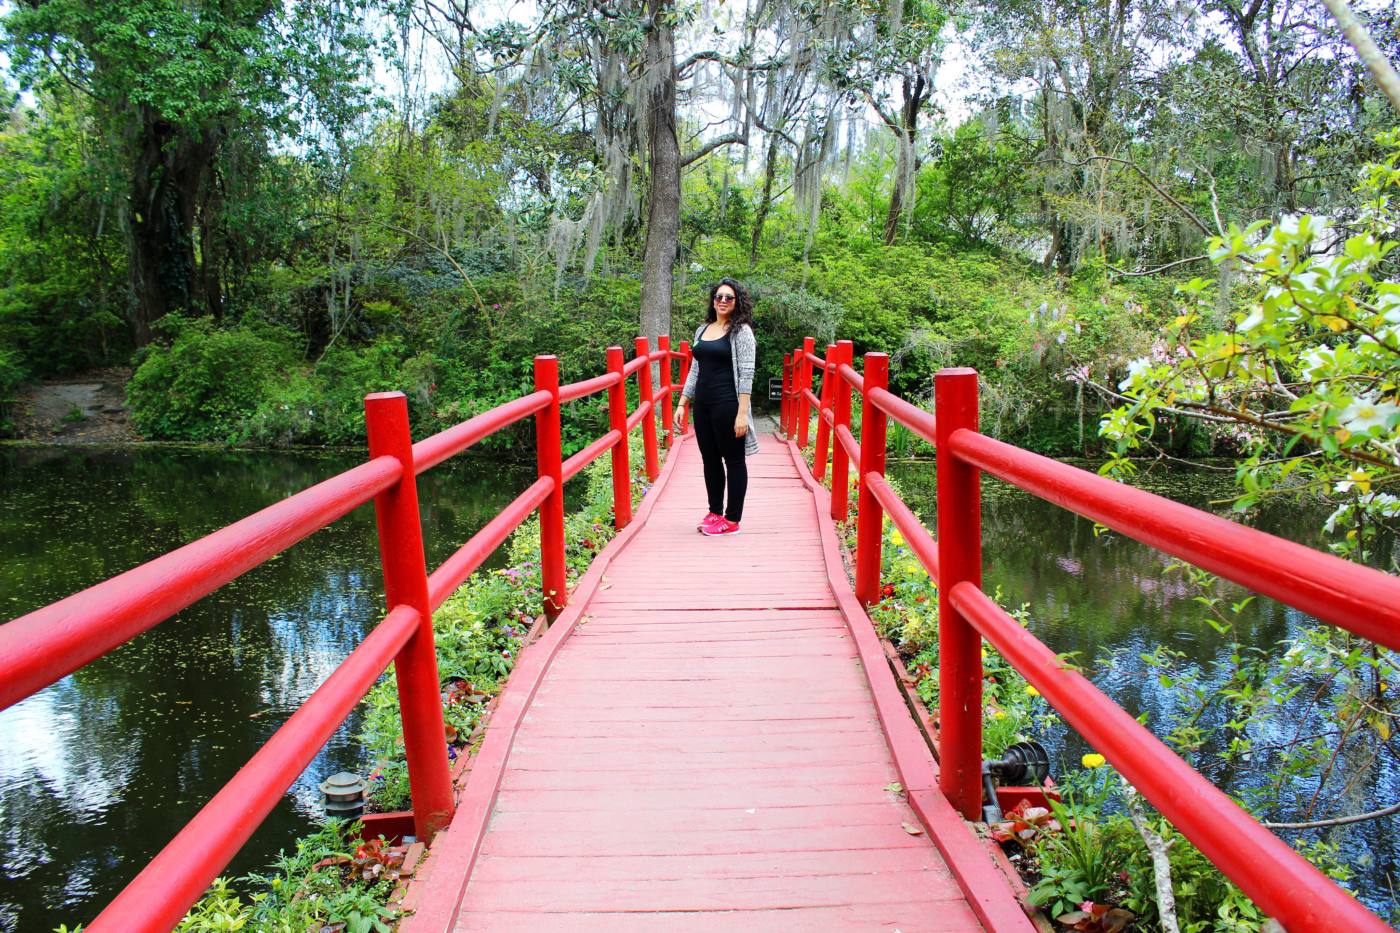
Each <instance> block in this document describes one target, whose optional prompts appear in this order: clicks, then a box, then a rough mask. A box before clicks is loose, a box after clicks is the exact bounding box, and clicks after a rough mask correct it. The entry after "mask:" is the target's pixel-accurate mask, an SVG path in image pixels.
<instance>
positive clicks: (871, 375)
mask: <svg viewBox="0 0 1400 933" xmlns="http://www.w3.org/2000/svg"><path fill="white" fill-rule="evenodd" d="M863 375H864V377H865V393H864V398H862V400H861V406H860V499H859V504H858V505H857V507H856V508H857V512H856V598H857V599H859V600H860V601H861V602H863V603H865V604H866V605H867V606H871V605H874V604H875V603H877V602H879V601H880V553H881V550H882V549H883V547H884V527H885V510H884V509H882V508H881V507H880V503H879V502H878V501H877V500H876V499H875V494H874V493H873V492H871V491H870V484H869V483H867V482H866V480H865V478H866V477H867V476H869V475H870V474H871V473H879V474H880V475H881V476H884V475H885V418H886V415H885V413H884V412H883V411H881V410H880V409H879V408H876V407H875V404H874V403H873V402H872V401H871V400H870V394H871V392H872V391H873V390H874V389H883V388H885V386H886V385H888V384H889V381H890V358H889V357H888V356H886V355H885V354H883V353H867V354H865V372H864V374H863Z"/></svg>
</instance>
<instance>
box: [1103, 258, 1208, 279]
mask: <svg viewBox="0 0 1400 933" xmlns="http://www.w3.org/2000/svg"><path fill="white" fill-rule="evenodd" d="M1209 258H1210V257H1209V256H1206V255H1204V254H1203V255H1200V256H1190V257H1188V258H1186V259H1178V260H1176V261H1175V262H1169V263H1167V264H1166V265H1164V266H1158V267H1157V268H1155V269H1144V270H1143V271H1142V272H1129V271H1127V270H1126V269H1119V268H1118V267H1117V266H1109V267H1108V271H1110V272H1112V273H1114V274H1115V275H1127V276H1138V275H1156V274H1157V273H1159V272H1166V271H1167V270H1168V269H1174V268H1176V267H1177V266H1184V265H1186V264H1187V263H1188V262H1200V261H1201V260H1202V259H1209Z"/></svg>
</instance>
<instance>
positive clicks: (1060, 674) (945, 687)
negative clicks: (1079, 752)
mask: <svg viewBox="0 0 1400 933" xmlns="http://www.w3.org/2000/svg"><path fill="white" fill-rule="evenodd" d="M814 350H815V347H814V341H813V340H812V338H810V337H808V338H806V340H804V341H803V346H802V347H801V348H800V349H794V350H793V351H792V353H790V354H788V355H787V356H786V357H785V359H784V366H783V375H784V382H783V385H784V392H783V406H782V426H783V433H784V434H786V435H787V436H788V437H789V438H795V439H796V443H797V444H798V446H800V447H803V448H805V447H806V446H807V443H808V433H809V422H810V421H811V418H812V412H813V410H814V409H815V411H816V413H817V418H816V421H817V436H816V442H815V445H814V448H813V461H814V463H813V470H812V472H813V474H814V475H815V476H816V477H817V479H819V480H820V479H821V478H822V476H823V475H824V473H825V471H826V459H827V445H828V443H830V445H831V469H832V473H831V516H832V518H833V519H835V520H837V521H844V520H845V519H846V518H847V517H848V512H849V505H848V500H847V488H846V484H847V476H848V475H849V474H848V470H849V468H850V467H849V465H850V464H851V463H855V464H857V465H858V466H857V475H858V478H859V496H860V500H859V512H858V513H857V516H856V595H857V596H858V597H859V598H860V599H861V600H862V601H863V602H865V603H866V604H867V605H869V604H872V603H874V602H876V601H878V599H879V594H880V589H879V586H880V560H881V553H880V552H881V546H882V534H881V532H882V525H883V515H884V514H885V513H888V514H889V516H890V520H891V522H892V523H893V524H894V525H895V527H896V528H898V529H899V531H900V533H901V534H902V535H903V536H904V540H905V542H906V544H907V545H908V546H909V548H910V549H911V550H912V551H913V552H914V554H915V555H917V557H918V559H919V561H920V563H922V564H923V566H924V568H925V569H926V570H927V571H928V573H929V575H930V577H932V579H933V580H934V582H935V583H936V584H937V586H938V588H939V595H940V600H939V617H938V627H939V654H938V657H939V670H938V685H939V710H938V723H939V739H938V744H939V748H938V757H939V781H940V784H941V786H942V790H943V792H944V794H945V795H946V796H947V797H948V799H949V800H950V801H951V802H952V803H953V806H954V807H956V808H957V809H958V810H959V811H960V812H961V813H962V814H963V816H964V817H965V818H966V819H969V820H975V819H978V818H979V816H980V810H981V802H982V786H981V763H982V760H981V759H982V658H981V640H982V639H983V638H985V639H986V640H987V641H988V642H990V643H991V644H992V646H993V647H995V648H996V649H997V650H998V651H1000V652H1001V654H1002V655H1003V656H1004V657H1005V658H1006V659H1007V661H1008V662H1010V664H1011V665H1012V666H1013V667H1015V668H1016V670H1018V671H1019V672H1020V673H1021V674H1022V676H1024V677H1025V678H1026V680H1027V681H1029V682H1030V684H1031V685H1032V686H1034V687H1035V688H1036V689H1037V690H1039V691H1040V693H1041V694H1042V695H1043V696H1044V697H1045V698H1046V700H1048V701H1049V702H1050V704H1051V705H1052V706H1054V707H1055V709H1057V710H1058V711H1059V712H1060V714H1061V715H1063V716H1064V718H1065V721H1066V722H1068V723H1069V724H1070V725H1071V726H1073V727H1074V728H1075V729H1076V730H1077V731H1078V732H1079V734H1080V735H1082V736H1083V737H1084V738H1085V739H1086V740H1087V741H1088V742H1089V743H1090V744H1091V745H1093V746H1094V747H1095V748H1096V749H1098V750H1099V751H1100V752H1101V753H1103V755H1104V756H1105V757H1106V758H1108V760H1109V761H1110V762H1112V764H1113V765H1114V767H1116V768H1117V769H1118V771H1119V772H1120V773H1121V774H1122V775H1123V776H1124V777H1125V778H1126V779H1127V780H1128V781H1129V782H1131V783H1132V785H1133V786H1134V787H1136V788H1137V789H1138V790H1139V791H1140V792H1141V793H1142V794H1143V796H1145V797H1146V798H1147V799H1148V800H1150V801H1152V803H1153V804H1154V805H1155V806H1156V807H1157V809H1158V810H1160V811H1161V812H1162V814H1163V815H1164V816H1165V817H1166V818H1167V819H1168V820H1170V821H1171V823H1172V824H1173V825H1174V826H1175V827H1176V828H1177V829H1178V830H1180V831H1181V832H1182V833H1183V834H1184V835H1185V836H1186V837H1187V838H1188V839H1190V840H1191V842H1193V843H1194V844H1195V845H1196V847H1197V848H1199V849H1200V850H1201V852H1202V853H1204V854H1205V856H1206V858H1208V859H1210V860H1211V862H1213V863H1214V864H1215V865H1216V866H1217V867H1219V868H1220V870H1221V871H1222V872H1224V873H1225V874H1226V875H1227V876H1228V877H1229V878H1230V879H1231V880H1232V881H1234V882H1235V883H1236V884H1237V885H1239V886H1240V889H1241V890H1243V891H1244V893H1245V894H1246V895H1248V896H1249V897H1250V898H1251V899H1252V900H1253V901H1254V902H1255V903H1256V904H1258V905H1259V906H1260V907H1261V908H1263V910H1264V911H1265V912H1267V913H1268V914H1269V915H1270V916H1272V917H1273V918H1274V919H1276V920H1278V921H1279V922H1280V923H1282V924H1283V926H1284V927H1285V928H1286V929H1288V930H1289V933H1305V931H1317V933H1323V931H1332V930H1375V931H1384V930H1389V929H1390V927H1388V926H1387V925H1386V924H1384V923H1382V922H1381V920H1380V919H1379V918H1378V917H1376V916H1375V915H1374V914H1372V913H1371V912H1370V911H1368V910H1367V909H1366V908H1365V907H1364V906H1362V905H1361V904H1360V903H1359V902H1358V901H1357V900H1355V899H1354V898H1353V897H1352V896H1351V895H1350V894H1348V893H1347V892H1346V891H1344V890H1343V889H1342V888H1340V887H1339V886H1337V885H1336V884H1335V883H1333V882H1332V880H1331V879H1329V878H1328V877H1327V876H1325V875H1323V874H1322V873H1321V872H1320V871H1318V870H1317V869H1316V868H1314V867H1313V866H1312V865H1311V864H1310V863H1309V862H1307V861H1306V860H1305V859H1303V858H1302V857H1301V856H1300V855H1298V854H1297V853H1296V852H1295V851H1293V849H1292V848H1290V847H1289V846H1288V845H1287V844H1285V843H1284V842H1283V841H1282V840H1280V839H1279V838H1278V837H1277V836H1275V835H1274V834H1273V833H1271V832H1269V830H1267V829H1266V828H1264V827H1263V826H1261V825H1260V824H1259V823H1258V822H1257V821H1255V820H1254V818H1253V817H1251V816H1250V815H1249V814H1248V813H1246V812H1245V811H1244V810H1243V809H1242V808H1241V807H1240V806H1239V805H1237V804H1236V803H1235V802H1234V801H1233V800H1231V799H1230V798H1229V797H1228V796H1226V795H1225V794H1224V793H1222V792H1221V791H1220V790H1218V789H1217V788H1216V787H1215V786H1214V785H1212V784H1211V783H1210V782H1209V781H1207V780H1206V779H1205V778H1204V777H1202V776H1201V775H1200V774H1199V773H1198V772H1196V771H1195V770H1194V769H1192V768H1191V767H1190V766H1189V765H1187V764H1186V762H1185V761H1183V760H1182V759H1181V758H1179V757H1178V756H1177V755H1176V754H1174V753H1173V752H1172V751H1171V749H1169V748H1167V746H1166V745H1164V744H1162V742H1161V741H1159V740H1158V739H1157V738H1156V737H1155V736H1154V735H1152V733H1151V732H1149V731H1148V730H1147V729H1146V728H1144V727H1143V726H1142V725H1141V724H1140V723H1138V721H1137V720H1136V719H1134V718H1133V717H1132V716H1130V715H1129V714H1128V713H1127V712H1126V711H1124V710H1123V709H1122V707H1120V706H1118V705H1117V704H1116V703H1114V702H1113V701H1112V700H1110V699H1109V698H1108V697H1107V696H1105V695H1104V694H1103V693H1102V692H1101V691H1100V690H1099V689H1098V688H1097V687H1095V686H1094V685H1093V684H1092V683H1091V682H1090V681H1089V680H1088V679H1087V678H1085V677H1084V676H1083V675H1082V674H1080V673H1079V672H1077V671H1075V670H1073V669H1071V668H1069V667H1066V666H1065V665H1064V664H1062V663H1061V662H1060V660H1059V658H1058V657H1057V656H1056V655H1055V653H1054V652H1053V651H1051V650H1050V649H1049V648H1048V647H1046V646H1045V645H1044V644H1043V643H1041V642H1040V641H1039V640H1038V639H1037V638H1035V636H1033V635H1031V634H1030V633H1029V632H1027V631H1026V630H1025V629H1024V628H1022V627H1021V626H1020V625H1019V624H1018V623H1017V622H1016V621H1015V620H1014V619H1013V618H1011V616H1010V615H1008V614H1007V613H1006V611H1005V610H1004V609H1002V608H1001V607H1000V606H998V605H997V604H996V603H995V602H993V601H992V600H991V599H990V598H989V597H988V596H987V594H986V593H984V592H983V591H982V585H981V584H982V524H981V521H982V520H981V501H980V476H981V474H982V473H987V474H989V475H991V476H994V477H996V478H998V479H1000V480H1003V481H1005V482H1007V483H1010V484H1012V485H1013V486H1017V487H1019V488H1021V489H1024V490H1026V491H1027V492H1030V493H1032V494H1034V495H1036V496H1038V497H1040V498H1042V499H1045V500H1047V501H1049V502H1053V503H1055V504H1056V505H1059V506H1061V507H1062V508H1066V509H1069V510H1070V511H1073V512H1077V513H1078V514H1080V515H1083V516H1085V517H1086V518H1090V519H1092V520H1094V521H1096V522H1099V523H1101V524H1103V525H1106V526H1108V527H1109V528H1112V529H1114V530H1115V531H1118V532H1121V533H1122V534H1125V535H1127V536H1128V537H1131V538H1135V539H1137V540H1138V541H1141V542H1143V543H1144V544H1147V545H1149V546H1151V547H1153V548H1156V549H1157V550H1159V551H1163V552H1165V553H1167V554H1171V555H1173V556H1175V557H1178V558H1180V559H1182V560H1185V561H1188V562H1190V563H1192V564H1195V565H1196V566H1198V567H1202V568H1205V569H1206V570H1209V571H1210V572H1212V573H1215V574H1218V575H1220V576H1222V577H1225V578H1226V579H1229V580H1233V581H1235V582H1236V583H1239V584H1241V585H1243V586H1246V587H1248V588H1250V589H1252V590H1254V591H1256V592H1259V593H1263V594H1264V595H1266V596H1270V597H1273V598H1274V599H1277V600H1279V601H1281V602H1284V603H1287V604H1288V605H1291V606H1294V607H1296V608H1298V609H1301V610H1303V611H1304V612H1307V613H1310V614H1311V615H1314V616H1316V617H1317V618H1319V619H1321V620H1323V621H1325V622H1328V623H1330V624H1332V625H1335V626H1338V627H1340V628H1344V629H1346V630H1347V631H1349V632H1353V633H1355V634H1357V635H1360V636H1362V637H1364V638H1367V639H1370V640H1371V641H1375V642H1378V643H1380V644H1383V645H1385V646H1387V647H1389V648H1394V649H1400V579H1398V578H1396V577H1394V576H1391V575H1389V574H1385V573H1381V572H1379V571H1376V570H1372V569H1370V568H1367V567H1362V566H1360V565H1358V564H1354V563H1351V562H1349V561H1345V560H1342V559H1340V558H1337V557H1334V556H1332V555H1330V554H1324V553H1321V552H1318V551H1314V550H1312V549H1311V548H1306V547H1303V546H1301V545H1298V544H1295V543H1293V542H1290V541H1285V540H1283V539H1281V538H1277V537H1274V536H1273V535H1269V534H1265V533H1264V532H1260V531H1256V530H1254V529H1252V528H1246V527H1244V526H1242V525H1238V524H1235V523H1234V522H1231V521H1227V520H1226V519H1223V518H1220V517H1218V516H1215V515H1211V514H1209V513H1207V512H1202V511H1200V510H1198V509H1193V508H1190V507H1188V506H1185V505H1181V504H1180V503H1177V502H1173V501H1171V500H1170V499H1165V498H1163V497H1161V496H1156V495H1153V494H1152V493H1149V492H1144V491H1142V490H1139V489H1134V488H1132V487H1129V486H1124V485H1121V484H1119V483H1116V482H1114V481H1112V480H1110V479H1106V478H1104V477H1101V476H1098V475H1096V474H1093V473H1089V472H1087V471H1085V470H1080V469H1078V468H1075V467H1071V466H1067V465H1065V464H1063V463H1059V462H1058V461H1055V460H1051V459H1049V458H1047V457H1042V456H1040V455H1038V454H1033V453H1030V452H1029V451H1026V450H1022V449H1020V448H1018V447H1015V446H1013V445H1011V444H1006V443H1003V442H1001V441H998V440H994V439H992V438H990V437H987V436H986V435H984V434H981V433H979V432H978V415H977V373H976V371H975V370H971V369H945V370H942V371H941V372H939V373H938V374H937V376H936V377H935V380H934V407H935V410H936V413H937V417H936V418H935V416H934V415H933V414H930V413H929V412H927V411H924V410H922V409H920V408H918V407H917V406H914V405H911V404H910V403H909V402H907V401H905V400H903V399H900V398H899V397H897V396H895V395H894V394H892V393H891V392H889V391H888V388H887V385H888V377H889V359H888V357H887V356H886V355H885V354H883V353H867V354H865V366H864V370H865V371H864V373H863V374H862V373H859V372H857V371H856V370H855V369H854V368H853V366H852V345H851V342H850V341H848V340H843V341H840V342H839V343H836V344H833V345H831V346H829V347H828V348H827V353H826V357H825V358H824V359H823V358H822V357H820V356H817V355H816V353H815V352H814ZM814 368H816V369H818V370H820V372H821V374H822V379H821V395H820V396H818V395H817V394H816V393H814V392H813V391H812V375H813V370H814ZM853 389H854V390H855V391H856V392H858V393H860V396H861V402H862V405H861V422H860V432H861V436H860V439H859V440H857V439H856V438H855V437H854V435H853V434H852V433H851V391H852V390H853ZM889 418H894V419H895V420H896V421H898V422H899V423H901V424H903V425H904V426H905V427H907V428H908V429H909V430H910V431H912V432H913V433H914V434H915V435H917V436H918V437H921V438H923V439H924V440H926V441H928V442H929V443H930V444H932V445H934V449H935V451H936V452H937V471H938V485H937V514H938V517H937V531H938V534H937V538H936V539H935V537H934V536H933V535H931V534H929V532H928V530H927V529H925V528H924V527H923V525H922V524H921V523H920V522H919V520H918V518H917V517H916V516H915V515H914V513H913V512H912V511H911V510H910V509H909V507H908V506H907V505H906V504H905V503H904V502H903V501H902V500H901V499H900V497H899V496H898V494H897V493H895V491H894V490H893V489H892V488H891V487H890V485H889V484H888V483H887V482H886V481H885V478H884V473H885V428H886V423H887V421H888V419H889Z"/></svg>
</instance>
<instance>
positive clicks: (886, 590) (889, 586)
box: [880, 583, 894, 596]
mask: <svg viewBox="0 0 1400 933" xmlns="http://www.w3.org/2000/svg"><path fill="white" fill-rule="evenodd" d="M880 592H881V593H882V594H884V595H885V596H893V595H894V584H893V583H886V584H885V585H884V586H882V587H881V588H880Z"/></svg>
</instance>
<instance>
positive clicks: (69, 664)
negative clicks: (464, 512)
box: [0, 457, 402, 709]
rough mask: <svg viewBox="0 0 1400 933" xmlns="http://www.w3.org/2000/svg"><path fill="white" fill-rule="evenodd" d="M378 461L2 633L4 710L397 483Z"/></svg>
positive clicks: (394, 469) (396, 471) (390, 468)
mask: <svg viewBox="0 0 1400 933" xmlns="http://www.w3.org/2000/svg"><path fill="white" fill-rule="evenodd" d="M401 472H402V468H401V467H400V466H399V463H398V461H397V460H395V459H393V458H392V457H380V458H378V459H375V460H371V461H370V462H368V463H363V464H361V465H360V466H357V467H355V468H354V469H351V470H347V471H346V472H344V473H341V474H340V475H338V476H334V477H332V478H330V479H328V480H325V481H324V482H321V483H317V484H316V485H315V486H312V487H310V488H309V489H304V490H302V491H301V492H299V493H297V494H296V495H294V496H291V497H290V498H287V499H283V500H282V501H281V502H278V503H276V504H274V505H270V506H268V507H267V508H265V509H262V510H261V511H258V512H254V513H253V514H252V515H249V516H248V517H247V518H245V519H242V520H241V521H238V522H235V523H233V524H232V525H229V526H227V527H225V528H221V529H219V530H218V531H216V532H214V533H213V534H210V535H207V536H205V537H203V538H200V539H199V540H197V541H192V542H190V543H189V544H186V545H184V546H183V547H180V548H177V549H176V550H174V551H171V552H170V553H169V554H165V555H163V556H161V557H157V558H156V559H155V560H152V561H150V562H148V563H145V564H142V565H141V566H139V567H136V568H133V569H131V570H128V571H126V572H125V573H123V574H120V575H119V576H115V577H112V578H111V579H110V580H105V581H103V582H102V583H99V584H97V585H96V586H91V587H89V588H87V589H85V590H82V591H81V592H78V593H74V594H73V595H72V596H69V597H67V598H66V599H61V600H59V601H58V602H56V603H50V604H49V605H47V606H44V607H43V608H41V609H36V610H34V611H33V612H31V613H28V614H27V615H23V616H20V617H19V618H17V619H15V620H13V621H12V622H9V623H7V624H5V625H3V626H0V709H4V708H6V707H9V706H12V705H14V704H15V703H18V702H19V701H20V700H22V699H24V698H25V697H27V696H29V695H30V694H32V693H36V692H38V691H39V690H41V689H43V688H44V687H47V686H48V685H49V684H51V683H54V682H55V681H57V680H59V679H61V678H63V677H66V676H67V675H69V674H71V673H72V672H73V671H75V670H77V669H78V668H80V667H82V666H83V665H84V664H87V663H88V662H89V661H92V660H94V659H95V658H99V657H101V656H102V655H104V654H106V653H107V652H109V651H111V650H112V649H113V648H116V647H118V646H119V645H122V644H125V643H126V642H128V641H130V640H131V639H133V638H135V637H136V636H137V635H139V634H141V633H142V632H144V631H146V630H147V629H149V628H151V627H152V626H153V625H155V624H156V623H158V622H162V621H164V620H165V619H167V618H169V617H170V616H172V615H174V614H175V613H177V612H179V611H180V610H181V609H184V608H185V607H187V606H189V605H190V604H191V603H193V602H195V601H196V600H198V599H200V598H201V597H204V596H207V595H208V594H210V593H212V592H214V591H215V590H216V589H218V588H219V587H221V586H223V585H224V584H225V583H228V582H229V581H231V580H234V579H237V578H238V577H239V576H241V575H243V574H244V573H246V572H247V571H249V570H251V569H252V568H254V567H256V566H258V565H259V564H261V563H262V562H263V561H265V560H267V559H268V558H270V557H272V556H274V555H276V554H278V553H280V552H282V551H284V550H286V549H287V548H289V547H291V546H292V545H293V544H296V543H297V542H298V541H300V540H301V539H303V538H305V537H307V536H308V535H310V534H311V533H312V532H315V531H319V530H320V529H322V528H324V527H325V526H327V525H329V524H330V523H331V522H333V521H335V520H336V519H338V518H340V517H341V516H344V515H347V514H348V513H350V512H351V511H353V510H354V509H355V508H357V507H359V506H361V505H364V504H365V503H366V502H368V501H370V500H371V499H373V498H374V497H375V496H376V495H378V494H379V493H381V492H383V491H384V490H385V489H387V488H389V487H390V486H392V485H393V484H394V483H396V482H398V480H399V475H400V473H401Z"/></svg>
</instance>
